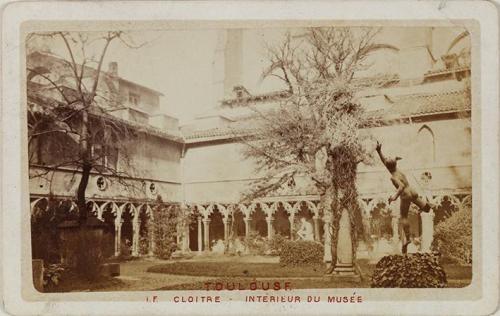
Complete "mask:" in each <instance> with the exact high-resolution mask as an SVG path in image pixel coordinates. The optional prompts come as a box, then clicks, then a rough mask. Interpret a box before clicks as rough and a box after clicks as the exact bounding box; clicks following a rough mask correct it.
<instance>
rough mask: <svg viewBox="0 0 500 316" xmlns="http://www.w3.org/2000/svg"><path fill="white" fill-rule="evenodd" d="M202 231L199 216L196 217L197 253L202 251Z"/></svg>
mask: <svg viewBox="0 0 500 316" xmlns="http://www.w3.org/2000/svg"><path fill="white" fill-rule="evenodd" d="M202 234H203V229H202V227H201V216H198V253H199V254H201V252H202V251H203V235H202Z"/></svg>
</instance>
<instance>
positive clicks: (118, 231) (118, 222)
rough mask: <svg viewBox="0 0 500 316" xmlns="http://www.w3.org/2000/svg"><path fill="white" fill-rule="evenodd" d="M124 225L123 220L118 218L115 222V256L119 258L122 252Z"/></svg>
mask: <svg viewBox="0 0 500 316" xmlns="http://www.w3.org/2000/svg"><path fill="white" fill-rule="evenodd" d="M122 223H123V220H122V219H121V218H120V217H117V218H116V220H115V256H119V255H120V252H121V241H122V240H121V239H122Z"/></svg>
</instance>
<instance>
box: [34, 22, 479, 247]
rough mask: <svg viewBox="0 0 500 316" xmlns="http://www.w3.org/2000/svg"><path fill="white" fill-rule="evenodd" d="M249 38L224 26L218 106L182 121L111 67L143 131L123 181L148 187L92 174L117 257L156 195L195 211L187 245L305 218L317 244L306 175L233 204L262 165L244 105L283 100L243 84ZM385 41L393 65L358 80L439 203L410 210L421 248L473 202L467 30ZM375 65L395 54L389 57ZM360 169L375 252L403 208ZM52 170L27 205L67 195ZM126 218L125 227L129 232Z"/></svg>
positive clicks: (109, 82) (394, 232)
mask: <svg viewBox="0 0 500 316" xmlns="http://www.w3.org/2000/svg"><path fill="white" fill-rule="evenodd" d="M250 33H251V32H250ZM249 36H250V35H249V34H247V33H245V30H227V31H221V32H220V33H219V37H218V44H217V48H216V51H215V53H214V63H213V72H214V76H213V78H214V82H213V91H214V92H213V96H212V97H213V99H212V101H208V102H212V103H213V104H214V106H213V109H212V110H210V111H208V112H205V113H202V114H200V115H199V116H198V117H196V119H195V120H193V121H192V122H189V123H188V124H185V125H184V126H182V127H180V128H179V127H178V126H177V125H178V124H177V121H176V120H175V119H174V118H172V117H169V116H167V115H165V114H161V113H162V109H160V105H159V97H160V94H159V93H158V92H156V91H153V90H151V89H148V88H146V87H143V86H141V85H139V84H135V83H132V82H130V81H127V80H124V79H121V78H119V76H118V73H117V65H116V64H111V65H110V69H109V71H107V72H106V74H105V78H106V80H103V81H102V83H101V84H102V85H103V88H102V89H103V90H109V91H110V92H108V93H109V94H112V95H114V97H113V98H115V99H116V100H118V101H116V102H118V103H120V104H122V103H123V104H125V105H126V106H125V107H124V108H123V109H122V110H120V111H115V113H112V115H113V116H114V118H115V119H117V120H121V121H123V122H127V124H131V126H136V127H137V129H138V130H139V131H140V140H139V141H138V142H137V143H136V144H134V145H132V146H131V148H133V154H132V156H133V157H134V158H133V159H134V161H136V164H135V166H136V169H137V170H136V171H134V173H133V174H132V175H131V177H130V180H131V181H136V182H138V183H141V185H143V188H144V192H143V193H142V195H137V194H134V195H130V194H127V192H126V191H124V190H122V189H120V188H119V187H118V186H115V185H114V184H111V182H112V181H109V179H106V177H103V176H102V175H94V176H93V177H92V180H91V182H90V184H89V189H88V200H89V201H90V202H89V203H91V204H92V205H93V210H94V211H95V213H96V215H97V217H98V218H101V219H104V220H107V221H109V222H110V223H114V227H115V232H114V237H115V254H118V253H119V252H120V249H121V246H120V243H121V241H123V239H124V238H128V239H129V240H132V253H133V254H135V255H137V254H138V252H139V245H138V244H139V238H140V235H141V234H142V231H143V230H144V229H147V228H143V227H144V225H141V223H143V222H147V220H148V219H149V220H151V218H150V216H151V206H152V204H154V199H155V197H156V196H157V195H161V196H162V198H163V199H164V200H165V201H168V202H171V203H179V204H180V205H181V206H182V208H183V209H185V210H188V211H190V212H194V213H195V214H196V215H197V217H196V218H197V220H195V221H193V222H191V224H190V225H189V226H190V227H189V229H186V230H185V231H183V232H179V238H178V241H179V248H180V249H181V250H183V251H198V252H201V251H207V250H210V249H211V245H212V244H213V243H214V241H217V240H224V239H227V238H229V236H230V235H231V231H232V233H233V234H232V235H233V237H234V236H240V237H244V236H246V235H248V234H249V233H250V232H251V231H254V232H257V233H258V234H259V235H261V236H263V237H271V236H272V235H273V234H276V233H279V234H282V235H285V236H289V237H290V238H295V235H294V231H295V230H296V229H297V227H298V226H297V225H298V224H297V222H298V219H299V217H306V218H308V219H309V220H310V221H311V222H312V223H313V224H314V230H315V239H316V240H317V241H320V242H324V232H325V228H324V227H323V225H324V221H323V218H322V216H323V214H320V213H319V211H318V208H317V205H318V199H319V197H318V196H317V194H316V192H315V189H314V186H312V185H311V183H308V181H307V180H306V179H302V178H300V177H299V178H297V179H296V180H295V185H294V186H290V187H285V188H283V189H282V190H281V191H279V192H278V193H277V194H275V195H273V196H268V197H266V198H263V199H259V200H255V201H253V202H251V203H240V202H239V201H240V198H241V194H242V192H245V190H246V189H247V187H248V184H249V183H250V182H251V181H252V180H253V179H255V178H256V177H258V174H256V173H255V171H254V164H253V163H252V161H248V160H245V159H243V157H242V153H241V149H242V147H243V146H245V145H244V144H241V143H240V142H239V141H238V138H237V137H235V131H248V130H250V129H251V118H252V111H251V110H249V105H251V106H259V107H272V106H275V105H276V104H278V103H279V101H280V99H282V98H284V97H286V93H285V92H282V91H280V90H276V91H271V92H265V93H255V94H253V93H252V92H251V89H249V90H247V89H246V88H245V86H243V85H242V83H243V82H245V79H244V78H243V74H244V73H245V69H247V68H246V66H245V65H246V63H247V62H250V61H248V60H247V59H245V54H246V53H245V52H246V50H245V49H244V48H245V47H246V46H245V45H248V43H247V42H245V41H249V42H251V39H249ZM391 45H392V46H393V49H392V50H391V51H390V52H388V53H386V54H385V55H383V56H385V57H384V58H386V59H387V58H392V59H391V60H393V61H394V60H396V61H397V65H398V67H395V69H391V71H389V72H387V73H383V74H382V75H381V74H380V73H376V74H372V75H366V76H364V77H360V78H358V79H357V80H360V81H365V82H367V89H365V90H364V91H361V92H360V93H359V94H358V96H357V97H358V98H359V100H360V102H361V104H362V105H363V106H364V107H365V108H366V110H367V113H368V115H369V116H370V118H373V119H376V120H379V121H381V122H383V124H381V126H380V127H377V128H373V129H371V130H370V131H369V132H370V133H372V134H373V135H374V136H375V137H376V138H377V139H379V140H380V142H382V143H383V144H384V152H387V154H389V155H398V156H401V157H402V158H403V160H401V161H400V163H399V166H400V168H401V169H402V170H404V171H405V172H406V174H407V175H408V177H409V178H410V179H409V180H410V182H411V183H412V185H413V186H414V187H416V188H417V189H418V190H419V191H420V193H421V194H422V195H424V196H426V197H427V198H428V199H429V200H431V201H432V202H433V203H434V204H436V205H438V206H439V207H438V209H437V210H436V213H435V214H432V213H431V214H430V215H426V214H424V215H422V218H419V216H418V215H415V214H413V215H410V220H411V222H412V225H411V229H412V233H413V234H414V235H416V236H420V235H423V236H422V237H423V240H422V243H423V244H422V247H423V248H425V249H428V247H429V246H430V242H431V241H432V227H433V223H435V222H437V221H439V220H441V219H442V218H443V217H444V216H446V215H447V214H448V213H449V212H451V211H453V210H454V209H456V208H459V207H463V206H464V205H471V190H472V188H471V186H472V185H471V183H472V165H471V162H472V158H471V155H472V153H471V148H472V146H471V98H470V84H469V82H470V80H469V78H470V44H468V36H467V33H466V32H461V31H456V30H454V31H453V32H449V31H447V30H442V29H440V28H419V29H418V30H415V32H413V33H412V36H411V38H410V36H407V37H404V36H401V38H400V39H398V41H397V42H396V43H391ZM387 56H388V57H387ZM35 57H36V58H35ZM31 58H33V60H37V62H38V63H39V66H45V67H53V65H52V64H50V65H48V64H47V61H43V60H42V58H41V57H40V56H29V59H31ZM46 58H49V60H52V57H50V56H46ZM52 62H53V61H52ZM382 64H385V65H387V64H391V63H390V62H388V60H384V61H383V62H382ZM381 80H382V81H383V82H384V84H383V85H380V84H378V85H376V88H373V86H374V84H372V83H376V82H380V81H381ZM247 81H248V80H247ZM113 98H110V99H111V100H113ZM28 103H29V104H31V103H36V102H35V98H30V95H28ZM167 104H168V102H167ZM30 106H31V105H30ZM118 155H120V153H118ZM118 161H119V159H118ZM38 168H44V166H43V163H31V164H30V169H32V170H35V169H38ZM358 171H359V174H358V184H357V185H358V189H359V192H360V204H361V205H362V207H363V210H364V218H365V225H366V227H367V228H368V229H367V231H368V232H369V236H368V237H369V240H371V241H372V243H371V244H370V245H363V247H361V248H360V249H359V251H360V253H361V252H363V251H364V250H367V248H369V249H370V250H371V251H372V252H373V251H376V248H377V247H379V244H380V241H381V240H382V239H390V240H391V244H392V245H393V246H394V248H393V249H394V251H397V250H396V249H397V243H398V241H399V235H398V229H397V223H398V216H399V214H398V213H399V210H398V209H397V208H395V207H393V206H392V205H391V207H389V206H388V205H387V203H386V202H387V198H388V197H389V195H390V194H391V193H392V192H393V191H394V189H393V187H392V185H391V183H390V181H389V176H388V174H387V171H386V170H385V169H384V168H383V166H382V164H381V163H379V162H375V163H374V164H372V165H361V166H360V168H359V169H358ZM54 179H56V181H52V185H50V184H49V183H48V182H46V180H42V179H39V178H36V179H31V181H30V194H31V201H32V202H31V207H32V209H33V208H36V207H43V205H44V203H45V202H44V201H46V199H47V196H48V192H49V190H51V192H52V193H53V194H54V195H55V196H56V197H57V198H59V199H61V200H64V199H69V200H71V199H72V196H73V194H74V193H73V192H74V190H75V181H74V180H71V179H72V171H71V170H65V169H63V168H59V169H58V170H57V171H55V172H54ZM102 183H105V185H103V186H102V185H101V184H102ZM144 214H146V215H147V216H146V215H144ZM152 220H154V219H152ZM122 223H123V224H122ZM122 225H127V227H128V228H127V229H126V230H125V233H126V237H124V234H123V233H122V232H123V231H124V229H123V228H122ZM141 227H142V228H141ZM151 242H152V241H151ZM149 249H151V247H150V248H149Z"/></svg>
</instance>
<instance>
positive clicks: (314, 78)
mask: <svg viewBox="0 0 500 316" xmlns="http://www.w3.org/2000/svg"><path fill="white" fill-rule="evenodd" d="M24 57H25V66H26V69H25V73H26V77H25V78H26V83H25V88H26V111H27V120H26V123H27V139H26V142H25V144H26V146H27V148H26V152H27V153H28V159H26V161H25V163H27V164H28V169H29V199H30V204H29V205H30V220H31V221H30V224H29V225H30V227H29V232H30V237H31V239H30V242H31V245H30V248H31V261H32V263H31V264H32V280H33V286H34V287H35V288H36V289H37V291H39V292H42V293H53V292H89V291H90V292H94V291H96V292H114V291H171V290H173V291H184V290H185V291H188V292H185V293H187V294H186V295H179V296H176V297H175V298H174V301H175V300H177V301H178V302H215V301H217V299H219V300H220V297H219V298H218V297H217V296H214V295H211V294H212V292H209V293H210V295H207V294H204V295H202V296H199V295H189V293H190V292H189V290H203V291H220V290H228V291H239V290H250V291H258V290H264V291H267V290H273V292H272V293H271V295H264V294H257V293H258V292H254V293H251V294H249V295H246V296H245V297H244V300H245V301H249V302H270V303H273V302H296V301H297V298H298V300H299V301H300V300H304V298H301V297H299V296H295V295H291V294H290V293H289V292H287V291H288V290H291V289H328V288H395V287H397V288H461V287H467V286H468V285H469V284H470V283H471V280H472V266H473V265H474V264H475V262H474V260H473V247H472V246H473V238H472V236H473V235H472V231H473V230H472V228H473V225H472V218H473V213H474V212H475V210H474V209H473V207H472V188H473V181H472V169H473V168H474V167H475V166H473V164H472V136H471V129H472V121H471V109H472V107H473V104H472V103H473V101H472V100H473V99H472V97H471V86H472V83H471V81H472V79H471V33H470V30H469V29H468V28H467V27H465V26H462V25H460V24H456V25H454V26H425V25H422V26H391V25H389V24H388V25H383V24H380V25H373V26H357V25H348V24H347V25H346V24H338V23H337V24H335V23H331V24H326V25H321V26H304V27H300V26H299V27H297V26H273V27H259V26H250V27H238V26H237V25H236V26H234V25H233V26H230V27H224V26H217V25H216V26H212V27H207V28H203V27H197V28H176V29H168V28H163V29H150V30H148V29H140V30H134V29H132V30H131V29H123V30H121V29H116V28H113V29H105V28H103V29H101V30H98V31H86V30H84V29H83V30H73V29H72V28H71V27H70V28H67V29H65V28H59V29H57V30H54V28H52V30H50V31H44V30H36V31H31V32H28V33H27V34H26V37H25V56H24ZM474 106H476V105H474ZM27 176H28V175H27ZM278 290H282V291H284V292H279V295H276V293H278V292H275V291H278ZM152 299H153V298H152ZM343 299H345V298H343V297H341V296H337V297H336V296H332V297H328V300H329V301H330V300H332V302H337V303H341V302H342V300H343ZM348 299H351V300H352V298H349V297H348ZM354 300H355V302H351V303H361V300H362V298H361V297H355V298H354Z"/></svg>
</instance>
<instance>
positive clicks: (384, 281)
mask: <svg viewBox="0 0 500 316" xmlns="http://www.w3.org/2000/svg"><path fill="white" fill-rule="evenodd" d="M446 284H447V282H446V274H445V272H444V270H443V267H442V266H441V265H440V263H439V258H438V256H436V255H435V254H430V253H415V254H409V255H391V256H385V257H383V258H382V259H380V261H379V262H378V263H377V265H376V267H375V271H374V272H373V275H372V284H371V286H372V287H384V288H395V287H397V288H442V287H445V286H446Z"/></svg>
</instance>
